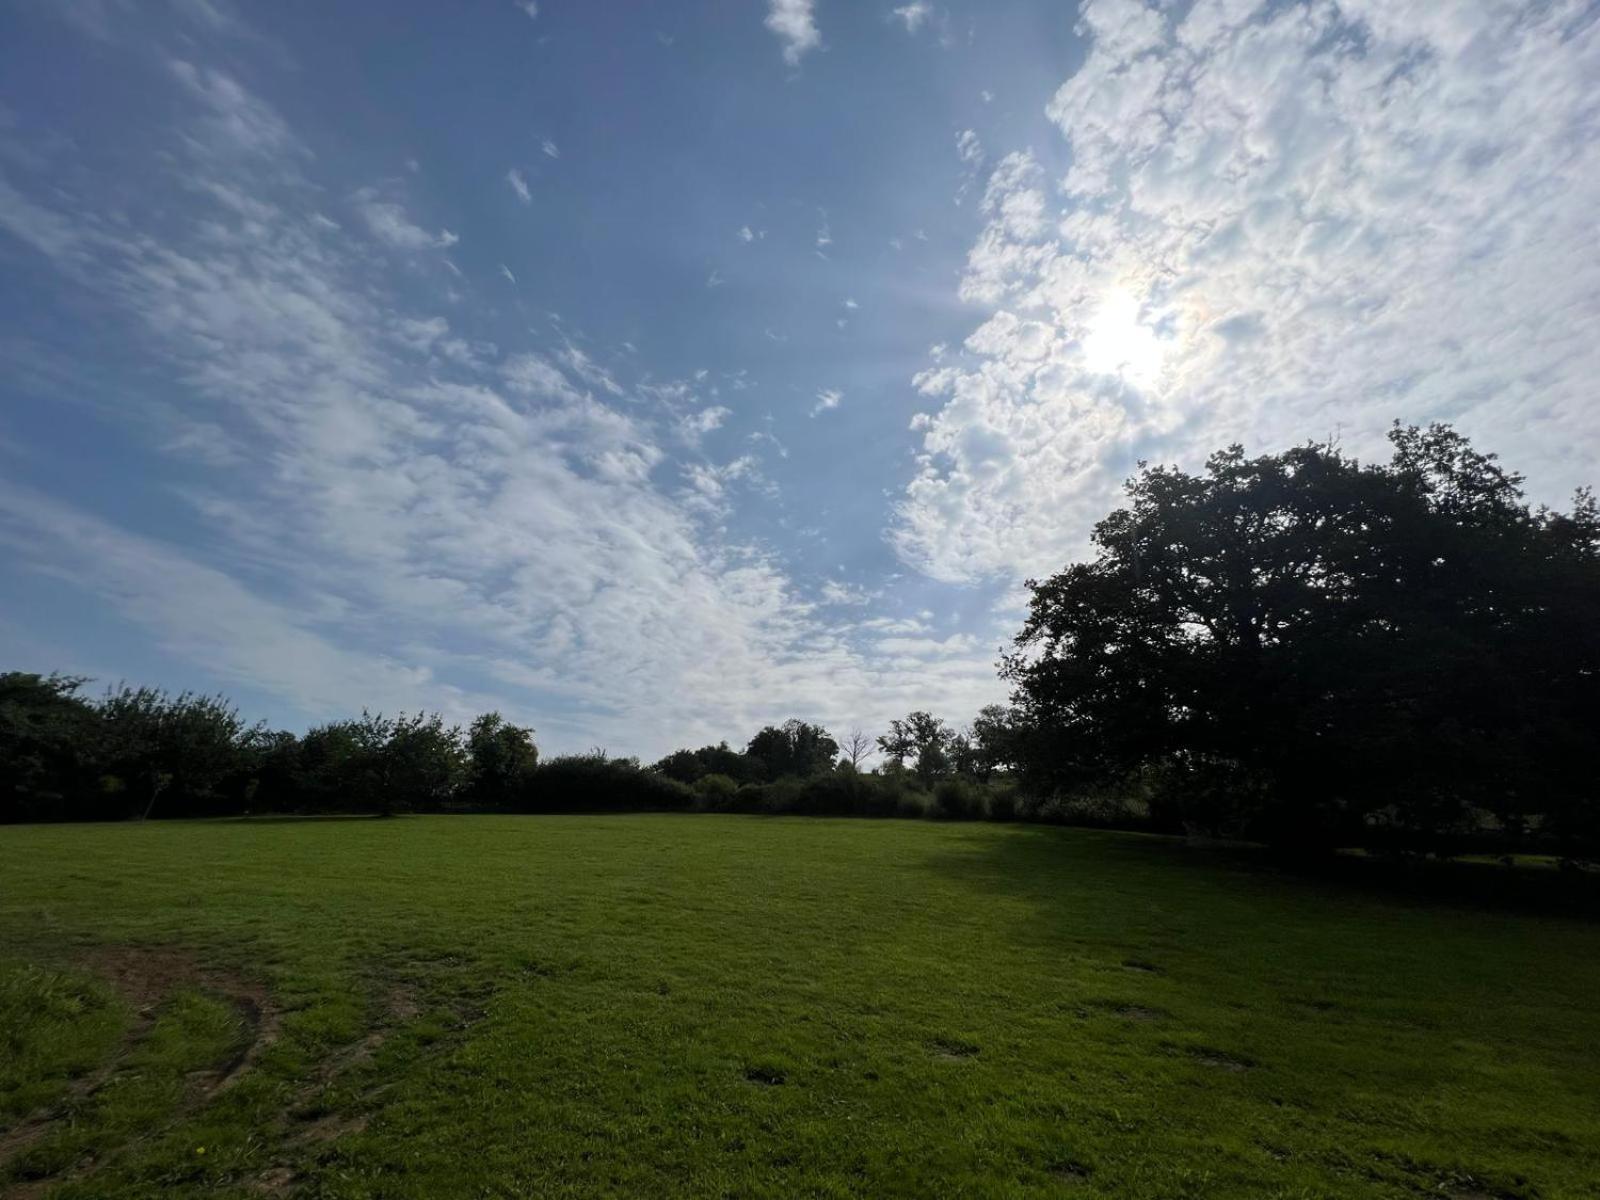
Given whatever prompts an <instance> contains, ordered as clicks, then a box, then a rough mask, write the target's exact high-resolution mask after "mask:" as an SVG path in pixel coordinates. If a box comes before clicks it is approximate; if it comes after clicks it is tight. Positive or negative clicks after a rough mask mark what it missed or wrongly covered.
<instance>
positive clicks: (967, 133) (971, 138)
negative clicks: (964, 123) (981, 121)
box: [956, 129, 983, 167]
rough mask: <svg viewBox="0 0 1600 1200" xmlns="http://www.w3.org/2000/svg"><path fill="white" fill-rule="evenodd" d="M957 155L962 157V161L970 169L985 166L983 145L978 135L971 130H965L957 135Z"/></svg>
mask: <svg viewBox="0 0 1600 1200" xmlns="http://www.w3.org/2000/svg"><path fill="white" fill-rule="evenodd" d="M956 153H957V154H958V155H960V156H961V161H962V162H964V163H966V164H967V165H968V166H969V167H977V166H982V165H983V143H982V142H980V141H979V140H978V135H977V134H976V133H975V132H973V131H972V130H970V129H963V130H962V131H961V132H960V133H958V134H956Z"/></svg>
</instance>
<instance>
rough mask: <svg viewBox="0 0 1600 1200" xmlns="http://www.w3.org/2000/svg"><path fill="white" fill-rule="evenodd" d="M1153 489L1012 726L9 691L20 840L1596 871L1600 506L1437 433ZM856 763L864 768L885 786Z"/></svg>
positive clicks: (1021, 671)
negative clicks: (279, 839)
mask: <svg viewBox="0 0 1600 1200" xmlns="http://www.w3.org/2000/svg"><path fill="white" fill-rule="evenodd" d="M1391 442H1392V443H1393V454H1392V457H1391V459H1390V461H1389V462H1387V463H1380V464H1363V463H1361V462H1359V461H1357V460H1355V459H1353V458H1351V457H1349V456H1347V455H1345V454H1343V453H1342V452H1341V451H1340V450H1339V449H1338V448H1337V447H1336V446H1332V445H1328V444H1322V443H1313V444H1310V445H1306V446H1301V447H1296V448H1294V449H1292V450H1289V451H1285V452H1283V453H1281V454H1275V455H1266V456H1263V457H1259V458H1247V457H1246V456H1245V454H1244V452H1243V451H1242V450H1241V449H1239V448H1238V447H1233V448H1230V449H1228V450H1226V451H1222V452H1220V453H1218V454H1216V455H1214V456H1213V457H1212V458H1211V459H1210V461H1209V462H1208V463H1207V464H1206V468H1205V470H1204V471H1203V472H1201V473H1198V474H1187V473H1184V472H1182V471H1178V470H1175V469H1171V468H1165V467H1146V466H1143V465H1141V468H1140V470H1139V473H1138V474H1137V475H1136V476H1135V478H1134V479H1132V480H1131V481H1130V482H1129V484H1128V487H1127V493H1128V504H1127V505H1126V506H1125V507H1124V508H1121V509H1118V510H1116V511H1115V512H1113V513H1111V514H1110V515H1108V516H1107V517H1106V518H1105V519H1104V520H1103V521H1101V522H1100V523H1099V524H1098V525H1097V526H1096V528H1095V531H1094V539H1093V540H1094V545H1095V555H1094V557H1093V558H1092V559H1090V560H1089V561H1086V562H1080V563H1076V564H1073V565H1070V566H1068V567H1067V568H1066V569H1065V570H1063V571H1062V572H1061V573H1060V574H1058V575H1055V576H1053V577H1052V578H1049V579H1046V580H1043V581H1030V582H1029V587H1030V589H1031V592H1032V598H1031V602H1030V607H1029V613H1028V617H1027V620H1026V622H1025V624H1024V626H1023V628H1022V631H1021V632H1020V633H1019V635H1018V636H1017V638H1016V642H1015V648H1014V650H1013V652H1012V653H1011V654H1010V655H1008V656H1007V657H1006V659H1005V660H1004V662H1003V664H1002V674H1003V676H1004V677H1005V678H1006V679H1007V680H1008V681H1009V682H1010V683H1011V685H1012V699H1011V703H1010V704H1009V705H1005V706H998V705H997V706H991V707H989V708H986V709H984V710H983V711H982V712H981V713H979V714H978V715H977V717H976V718H975V719H974V720H973V721H972V722H971V723H970V725H968V726H967V727H965V728H961V729H957V728H954V727H952V726H951V725H949V724H948V723H946V722H945V721H944V720H941V719H940V718H938V717H936V716H934V715H932V714H930V713H927V712H914V713H911V714H909V715H908V716H906V717H905V718H903V719H901V720H896V721H893V722H891V723H890V726H889V728H888V729H887V730H885V731H883V732H882V733H880V734H878V735H877V736H875V737H873V736H869V735H868V734H865V733H863V732H862V731H860V730H853V731H851V732H850V733H849V734H848V735H847V736H846V737H845V738H844V741H843V742H842V743H841V742H839V741H837V740H836V739H835V738H834V737H833V736H832V735H831V734H830V733H829V732H828V731H827V730H825V729H823V728H821V727H820V726H818V725H814V724H810V723H807V722H804V721H799V720H794V721H789V722H787V723H786V724H784V725H781V726H769V727H767V728H764V729H761V730H760V731H758V732H757V733H756V734H755V735H754V736H753V737H752V738H750V740H749V741H748V742H746V743H745V744H744V746H743V748H737V749H736V748H734V747H732V746H730V745H728V744H727V743H726V742H724V743H721V744H718V745H714V746H703V747H700V748H699V749H683V750H679V751H676V752H675V753H672V754H669V755H667V756H666V757H665V758H663V759H662V760H661V761H660V762H657V763H655V764H654V765H652V766H648V767H647V766H644V765H641V764H640V763H639V762H637V761H636V760H634V759H630V758H611V757H608V756H606V755H605V754H604V753H601V752H598V751H596V752H594V753H591V754H587V755H576V756H567V757H561V758H555V759H551V760H549V761H541V759H540V757H539V753H538V750H537V747H536V746H535V743H534V739H533V731H532V730H531V729H525V728H521V727H518V726H516V725H514V724H511V723H508V722H507V721H505V720H504V719H502V718H501V717H500V716H499V715H498V714H495V713H491V714H488V715H486V716H482V717H479V718H478V719H477V720H475V721H473V722H472V723H471V724H470V725H469V726H467V727H466V728H460V727H457V726H453V725H447V724H446V723H445V722H444V721H443V720H442V719H441V718H440V717H438V716H436V715H427V714H416V715H409V716H408V715H401V716H398V717H384V716H380V715H373V714H370V713H364V714H363V715H362V716H361V717H360V718H359V719H356V720H347V721H337V722H332V723H329V724H326V725H321V726H318V727H316V728H313V729H311V730H309V731H307V732H306V733H304V734H303V735H298V736H297V735H295V734H292V733H287V732H282V731H272V730H268V729H266V728H265V727H264V726H262V725H259V724H258V725H249V724H246V723H245V722H244V721H243V720H242V719H241V718H240V717H239V715H238V713H237V711H236V710H235V709H234V708H233V707H232V706H231V705H229V704H228V703H227V702H226V701H224V700H222V699H221V698H218V697H207V696H195V695H191V694H182V695H176V696H173V695H168V694H166V693H163V692H159V691H155V690H152V689H149V688H129V687H117V688H113V689H111V690H110V691H108V692H107V693H105V694H104V695H103V696H101V697H99V698H89V697H87V696H86V695H85V694H84V691H83V688H84V683H85V681H84V680H81V679H77V678H71V677H65V676H44V677H41V676H38V675H25V674H15V673H14V674H10V675H0V820H9V821H41V820H116V819H123V818H128V817H141V816H198V815H220V814H229V813H244V812H330V811H341V812H348V811H356V812H374V813H386V812H396V811H463V810H479V811H509V812H556V811H568V812H570V811H600V810H623V809H630V810H631V809H658V810H673V811H686V810H709V811H725V812H752V813H801V814H818V815H860V816H886V817H887V816H930V817H938V818H946V819H990V820H1033V821H1061V822H1072V823H1087V824H1099V825H1114V826H1122V827H1138V828H1147V829H1152V830H1158V831H1170V832H1189V833H1196V832H1198V833H1205V834H1210V835H1217V836H1223V837H1237V838H1245V839H1250V840H1256V841H1265V842H1271V843H1274V844H1277V845H1280V846H1290V847H1295V848H1300V849H1326V848H1329V847H1336V846H1365V847H1370V848H1388V849H1404V850H1410V851H1444V852H1448V851H1452V850H1460V849H1469V848H1470V849H1496V850H1502V851H1504V850H1513V849H1528V850H1542V851H1550V852H1553V853H1557V854H1560V855H1562V856H1564V857H1566V858H1568V859H1577V858H1586V859H1594V858H1596V857H1597V856H1600V853H1597V848H1600V784H1597V775H1596V770H1595V767H1596V762H1597V756H1600V509H1597V506H1596V504H1595V501H1594V498H1593V496H1592V495H1591V494H1589V493H1587V492H1582V493H1579V495H1578V496H1577V497H1576V499H1575V501H1574V503H1573V505H1572V508H1571V509H1570V511H1567V512H1558V511H1555V510H1551V509H1548V508H1538V509H1535V508H1532V507H1530V506H1529V505H1528V504H1527V503H1526V501H1525V500H1524V497H1523V492H1522V488H1521V484H1522V480H1521V478H1520V477H1519V476H1516V475H1513V474H1510V473H1508V472H1506V471H1504V470H1503V469H1502V468H1501V467H1500V466H1499V464H1498V462H1497V461H1496V460H1495V458H1494V456H1492V455H1487V454H1482V453H1479V452H1478V451H1476V450H1474V449H1473V448H1472V446H1471V445H1470V444H1469V443H1468V442H1467V440H1466V439H1465V438H1463V437H1461V436H1460V435H1459V434H1457V433H1456V432H1454V431H1453V430H1451V429H1449V428H1448V427H1445V426H1431V427H1429V428H1427V429H1418V428H1405V427H1399V426H1397V427H1396V428H1395V429H1394V430H1393V432H1392V434H1391ZM868 759H876V760H877V761H876V763H875V765H873V766H872V768H871V769H870V770H869V769H868V767H867V761H868Z"/></svg>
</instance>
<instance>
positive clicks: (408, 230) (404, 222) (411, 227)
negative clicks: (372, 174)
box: [353, 188, 461, 250]
mask: <svg viewBox="0 0 1600 1200" xmlns="http://www.w3.org/2000/svg"><path fill="white" fill-rule="evenodd" d="M353 203H354V204H355V207H356V212H357V213H359V214H360V216H361V219H362V220H363V221H365V222H366V224H367V228H368V229H369V230H370V231H371V232H372V236H373V237H375V238H377V239H378V240H379V241H380V242H383V243H385V244H386V245H389V246H392V247H394V248H395V249H396V250H447V249H449V248H450V247H451V246H454V245H455V244H456V243H457V242H459V241H460V240H461V239H460V238H459V237H457V236H456V235H455V234H453V233H451V232H450V231H449V230H448V229H441V230H440V231H439V232H438V233H429V232H428V231H427V230H426V229H423V228H422V227H421V226H420V225H417V224H415V223H414V222H413V221H412V220H411V218H410V217H409V216H407V215H406V210H405V208H404V207H403V206H402V205H400V204H399V203H397V202H396V201H393V200H386V199H383V198H381V197H380V195H379V194H378V192H377V191H376V190H375V189H373V188H362V189H361V190H360V191H358V192H357V193H356V194H355V198H354V201H353Z"/></svg>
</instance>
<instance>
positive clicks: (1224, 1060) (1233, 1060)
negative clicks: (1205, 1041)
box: [1191, 1050, 1255, 1074]
mask: <svg viewBox="0 0 1600 1200" xmlns="http://www.w3.org/2000/svg"><path fill="white" fill-rule="evenodd" d="M1191 1054H1192V1055H1193V1056H1194V1060H1195V1061H1196V1062H1197V1063H1199V1064H1200V1065H1201V1066H1202V1067H1210V1068H1212V1069H1213V1070H1216V1071H1228V1072H1231V1073H1233V1074H1239V1073H1242V1072H1244V1071H1248V1070H1250V1069H1251V1068H1253V1067H1254V1066H1255V1064H1254V1063H1252V1062H1247V1061H1245V1060H1244V1059H1242V1058H1238V1057H1236V1056H1234V1055H1232V1054H1229V1053H1228V1052H1227V1051H1226V1050H1194V1051H1191Z"/></svg>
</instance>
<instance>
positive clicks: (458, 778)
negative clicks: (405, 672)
mask: <svg viewBox="0 0 1600 1200" xmlns="http://www.w3.org/2000/svg"><path fill="white" fill-rule="evenodd" d="M512 740H515V739H514V738H513V739H512ZM528 745H529V746H530V747H531V746H532V742H531V741H530V742H529V743H528ZM379 756H380V761H381V763H382V768H383V777H384V789H383V793H382V795H381V797H380V798H379V805H378V807H379V809H380V811H383V812H385V813H387V812H392V811H394V810H396V809H399V810H401V811H413V812H415V811H424V812H426V811H434V810H437V809H439V808H441V807H443V806H444V805H446V804H448V803H449V801H450V800H451V798H452V797H453V796H454V795H455V794H456V792H457V791H458V790H459V789H460V788H461V786H462V785H463V783H464V782H466V780H467V778H468V766H469V762H470V760H469V757H468V754H467V748H466V745H465V744H464V742H463V740H462V736H461V727H460V726H459V725H446V724H445V723H444V718H443V717H441V716H440V715H439V714H438V713H420V712H419V713H414V714H412V715H411V716H406V715H405V714H404V713H401V714H400V715H399V716H398V717H396V718H394V720H393V721H392V722H391V723H390V725H389V737H388V740H387V741H386V742H384V744H383V745H382V747H381V748H380V750H379Z"/></svg>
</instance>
